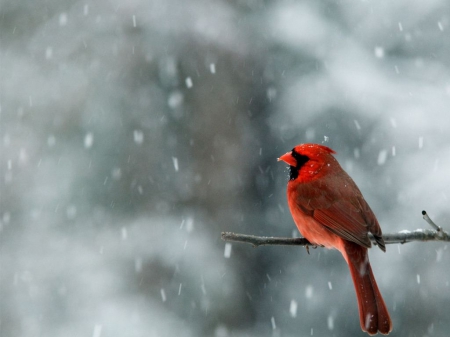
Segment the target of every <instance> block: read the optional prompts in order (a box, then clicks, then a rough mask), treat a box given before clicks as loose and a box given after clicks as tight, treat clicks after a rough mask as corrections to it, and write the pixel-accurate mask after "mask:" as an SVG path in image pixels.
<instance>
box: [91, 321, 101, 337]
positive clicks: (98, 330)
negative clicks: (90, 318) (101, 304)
mask: <svg viewBox="0 0 450 337" xmlns="http://www.w3.org/2000/svg"><path fill="white" fill-rule="evenodd" d="M102 327H103V326H102V325H101V324H96V325H95V326H94V332H93V333H92V337H100V336H101V335H102Z"/></svg>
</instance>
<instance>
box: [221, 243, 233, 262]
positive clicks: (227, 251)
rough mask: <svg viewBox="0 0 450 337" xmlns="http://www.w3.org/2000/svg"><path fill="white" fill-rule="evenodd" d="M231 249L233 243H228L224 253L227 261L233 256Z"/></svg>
mask: <svg viewBox="0 0 450 337" xmlns="http://www.w3.org/2000/svg"><path fill="white" fill-rule="evenodd" d="M231 247H232V245H231V243H229V242H227V243H226V244H225V250H224V252H223V256H224V257H225V258H226V259H229V258H230V256H231Z"/></svg>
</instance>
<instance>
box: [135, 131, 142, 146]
mask: <svg viewBox="0 0 450 337" xmlns="http://www.w3.org/2000/svg"><path fill="white" fill-rule="evenodd" d="M133 140H134V142H135V143H136V144H139V145H141V144H142V143H143V142H144V133H143V132H142V131H141V130H134V131H133Z"/></svg>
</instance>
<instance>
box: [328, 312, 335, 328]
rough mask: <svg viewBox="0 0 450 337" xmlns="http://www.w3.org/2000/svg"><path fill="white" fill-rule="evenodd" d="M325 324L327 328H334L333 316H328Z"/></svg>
mask: <svg viewBox="0 0 450 337" xmlns="http://www.w3.org/2000/svg"><path fill="white" fill-rule="evenodd" d="M327 325H328V330H333V329H334V318H333V316H331V315H330V316H328V319H327Z"/></svg>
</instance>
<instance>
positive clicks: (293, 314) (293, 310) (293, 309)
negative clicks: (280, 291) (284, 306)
mask: <svg viewBox="0 0 450 337" xmlns="http://www.w3.org/2000/svg"><path fill="white" fill-rule="evenodd" d="M297 307H298V304H297V301H294V300H291V304H290V306H289V313H290V314H291V317H297Z"/></svg>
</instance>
